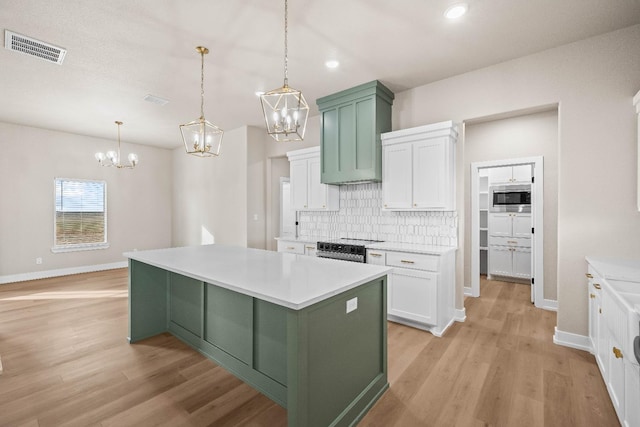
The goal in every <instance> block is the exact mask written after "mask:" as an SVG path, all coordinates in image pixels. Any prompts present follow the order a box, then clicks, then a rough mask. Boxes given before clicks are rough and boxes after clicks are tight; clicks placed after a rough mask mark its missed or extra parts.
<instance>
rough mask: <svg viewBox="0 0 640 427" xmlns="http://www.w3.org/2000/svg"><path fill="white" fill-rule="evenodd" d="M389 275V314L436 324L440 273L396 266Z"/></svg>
mask: <svg viewBox="0 0 640 427" xmlns="http://www.w3.org/2000/svg"><path fill="white" fill-rule="evenodd" d="M389 277H390V280H389V285H388V290H387V295H388V299H389V301H388V312H389V314H391V315H394V316H398V317H402V318H405V319H409V320H413V321H415V322H420V323H424V324H428V325H435V324H436V323H437V319H438V317H437V308H438V300H437V296H438V292H437V285H438V274H437V273H428V272H424V271H417V270H408V269H403V268H396V269H394V270H393V273H391V274H390V275H389Z"/></svg>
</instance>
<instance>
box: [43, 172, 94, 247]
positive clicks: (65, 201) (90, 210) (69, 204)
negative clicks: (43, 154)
mask: <svg viewBox="0 0 640 427" xmlns="http://www.w3.org/2000/svg"><path fill="white" fill-rule="evenodd" d="M55 186H56V197H55V205H56V206H55V212H56V216H55V246H56V247H71V246H82V245H95V244H103V243H106V242H107V227H106V218H107V215H106V214H107V212H106V183H105V182H104V181H86V180H72V179H65V178H56V180H55Z"/></svg>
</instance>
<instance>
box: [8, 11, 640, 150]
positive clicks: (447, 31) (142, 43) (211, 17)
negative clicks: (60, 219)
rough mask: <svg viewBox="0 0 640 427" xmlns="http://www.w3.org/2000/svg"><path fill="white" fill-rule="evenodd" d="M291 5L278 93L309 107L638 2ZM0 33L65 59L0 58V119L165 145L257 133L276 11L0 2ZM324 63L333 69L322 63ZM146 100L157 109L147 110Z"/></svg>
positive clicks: (455, 70)
mask: <svg viewBox="0 0 640 427" xmlns="http://www.w3.org/2000/svg"><path fill="white" fill-rule="evenodd" d="M456 1H457V0H402V1H389V0H289V85H290V86H291V87H294V88H296V89H300V90H302V92H303V94H304V95H305V97H306V99H307V102H308V103H309V104H310V105H311V106H312V112H311V115H315V114H317V108H316V106H315V100H316V99H317V98H319V97H322V96H325V95H328V94H331V93H334V92H337V91H340V90H343V89H347V88H350V87H352V86H355V85H358V84H361V83H366V82H368V81H371V80H375V79H377V80H380V81H382V82H383V83H384V84H385V85H387V86H388V87H389V88H390V89H391V90H393V91H394V92H400V91H403V90H407V89H410V88H413V87H416V86H421V85H424V84H427V83H430V82H433V81H437V80H440V79H443V78H447V77H450V76H454V75H457V74H461V73H465V72H468V71H472V70H475V69H478V68H482V67H486V66H488V65H491V64H496V63H499V62H503V61H506V60H509V59H513V58H517V57H521V56H524V55H528V54H531V53H535V52H539V51H542V50H545V49H549V48H552V47H555V46H559V45H562V44H566V43H570V42H574V41H577V40H581V39H584V38H587V37H591V36H595V35H598V34H602V33H606V32H609V31H613V30H616V29H620V28H624V27H627V26H631V25H634V24H638V23H640V1H639V0H560V1H558V0H534V1H532V0H467V1H468V3H469V12H468V13H467V14H466V15H465V16H463V17H462V18H460V19H459V20H457V21H449V20H447V19H446V18H444V16H443V12H444V11H445V9H446V8H447V7H448V6H449V5H451V4H453V3H455V2H456ZM0 11H1V13H0V30H2V37H3V39H4V30H5V29H8V30H10V31H14V32H16V33H20V34H23V35H27V36H30V37H33V38H36V39H38V40H41V41H44V42H47V43H51V44H54V45H57V46H61V47H63V48H65V49H67V55H66V57H65V59H64V63H63V64H62V65H56V64H53V63H48V62H46V61H42V60H39V59H36V58H33V57H30V56H27V55H23V54H19V53H15V52H12V51H9V50H7V49H0V121H2V122H8V123H17V124H24V125H28V126H36V127H41V128H46V129H53V130H61V131H66V132H72V133H77V134H81V135H90V136H96V137H102V138H108V139H116V134H117V129H116V125H115V124H114V121H115V120H121V121H123V122H124V125H123V126H122V140H123V141H124V142H132V143H139V144H146V145H154V146H158V147H164V148H175V147H178V146H180V145H181V137H180V132H179V129H178V125H179V124H181V123H185V122H189V121H191V120H194V119H196V118H197V117H199V115H200V55H199V54H198V53H197V52H196V50H195V47H196V46H198V45H203V46H206V47H208V48H209V50H210V54H209V55H206V56H205V65H204V67H205V70H204V72H205V83H204V89H205V117H206V118H207V119H208V120H209V121H211V122H212V123H214V124H216V125H218V126H219V127H221V128H222V129H225V130H231V129H235V128H238V127H240V126H243V125H254V126H262V127H264V122H263V119H262V110H261V107H260V101H259V99H258V98H257V97H256V95H255V92H256V91H259V90H271V89H275V88H278V87H280V86H282V83H283V77H284V71H283V62H284V46H283V44H284V1H277V0H270V1H267V0H234V1H228V0H227V1H222V0H191V1H188V2H185V1H176V0H146V1H145V0H126V1H125V0H109V1H105V0H47V1H42V0H20V1H15V0H0ZM328 59H336V60H338V61H339V62H340V66H339V68H338V69H335V70H329V69H327V68H326V67H325V66H324V63H325V61H326V60H328ZM147 94H152V95H155V96H159V97H162V98H166V99H168V100H169V103H168V104H167V105H165V106H159V105H157V104H153V103H150V102H147V101H145V100H144V99H143V98H144V97H145V95H147Z"/></svg>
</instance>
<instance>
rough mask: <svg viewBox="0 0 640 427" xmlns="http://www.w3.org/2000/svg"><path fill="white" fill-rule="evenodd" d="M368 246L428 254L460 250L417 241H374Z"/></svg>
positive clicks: (375, 248) (376, 248)
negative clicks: (421, 243)
mask: <svg viewBox="0 0 640 427" xmlns="http://www.w3.org/2000/svg"><path fill="white" fill-rule="evenodd" d="M366 248H367V249H374V250H379V251H390V252H410V253H417V254H427V255H442V254H446V253H449V252H455V251H457V250H458V248H457V247H455V246H433V245H420V244H416V243H397V242H382V243H373V244H371V245H367V246H366Z"/></svg>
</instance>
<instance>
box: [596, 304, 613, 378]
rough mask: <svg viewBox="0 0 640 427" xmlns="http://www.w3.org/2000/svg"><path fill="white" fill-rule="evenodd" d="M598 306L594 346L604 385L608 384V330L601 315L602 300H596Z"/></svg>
mask: <svg viewBox="0 0 640 427" xmlns="http://www.w3.org/2000/svg"><path fill="white" fill-rule="evenodd" d="M597 304H598V307H597V309H598V334H597V339H598V343H597V344H596V362H598V366H599V367H600V373H601V374H602V379H603V380H604V382H605V384H606V383H608V382H609V352H610V351H611V349H610V348H609V335H610V334H611V333H610V332H609V328H608V327H607V322H606V321H605V318H604V316H603V314H602V299H601V298H597Z"/></svg>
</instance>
